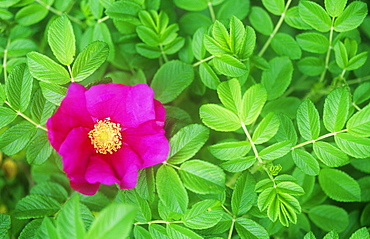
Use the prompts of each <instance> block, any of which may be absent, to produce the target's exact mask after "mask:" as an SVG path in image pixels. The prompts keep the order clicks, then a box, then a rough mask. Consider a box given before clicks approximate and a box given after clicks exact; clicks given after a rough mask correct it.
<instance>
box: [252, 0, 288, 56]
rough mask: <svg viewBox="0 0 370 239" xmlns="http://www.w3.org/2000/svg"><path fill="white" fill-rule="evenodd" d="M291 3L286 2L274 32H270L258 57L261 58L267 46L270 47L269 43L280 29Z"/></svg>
mask: <svg viewBox="0 0 370 239" xmlns="http://www.w3.org/2000/svg"><path fill="white" fill-rule="evenodd" d="M291 2H292V0H288V2H287V3H286V6H285V9H284V12H283V13H282V14H281V16H280V19H279V21H278V22H277V24H276V26H275V28H274V30H273V31H272V33H271V35H270V37H269V39H267V41H266V43H265V45H263V47H262V49H261V50H260V52H259V53H258V56H262V55H263V54H264V53H265V51H266V50H267V48H268V47H269V45H270V43H271V41H272V38H274V36H275V35H276V33H277V32H278V31H279V29H280V27H281V24H283V21H284V18H285V14H286V12H287V11H288V8H289V5H290V3H291Z"/></svg>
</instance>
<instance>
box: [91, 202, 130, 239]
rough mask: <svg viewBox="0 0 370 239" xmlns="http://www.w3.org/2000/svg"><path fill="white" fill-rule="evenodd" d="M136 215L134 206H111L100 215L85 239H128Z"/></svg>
mask: <svg viewBox="0 0 370 239" xmlns="http://www.w3.org/2000/svg"><path fill="white" fill-rule="evenodd" d="M135 215H136V209H135V207H134V206H131V205H127V204H111V205H109V206H108V207H106V208H104V209H103V210H102V211H101V212H100V213H99V215H98V216H97V218H96V219H95V221H94V222H93V223H92V225H91V226H90V229H89V231H88V233H87V234H86V237H85V238H89V239H104V238H116V239H124V238H127V237H128V236H129V235H130V230H131V227H132V223H133V221H134V218H135Z"/></svg>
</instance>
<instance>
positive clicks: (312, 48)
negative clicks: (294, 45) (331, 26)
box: [296, 32, 329, 54]
mask: <svg viewBox="0 0 370 239" xmlns="http://www.w3.org/2000/svg"><path fill="white" fill-rule="evenodd" d="M296 39H297V42H298V44H299V46H300V47H301V48H302V49H303V50H305V51H308V52H312V53H319V54H324V53H326V52H327V51H328V49H329V40H328V39H327V38H326V37H325V36H324V35H323V34H320V33H316V32H304V33H301V34H298V35H297V36H296Z"/></svg>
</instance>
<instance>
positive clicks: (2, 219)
mask: <svg viewBox="0 0 370 239" xmlns="http://www.w3.org/2000/svg"><path fill="white" fill-rule="evenodd" d="M10 224H11V221H10V216H9V215H6V214H0V238H6V235H7V233H8V230H9V229H10Z"/></svg>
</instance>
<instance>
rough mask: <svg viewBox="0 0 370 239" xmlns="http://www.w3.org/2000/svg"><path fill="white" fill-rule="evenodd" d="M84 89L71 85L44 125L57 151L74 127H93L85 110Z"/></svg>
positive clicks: (75, 84)
mask: <svg viewBox="0 0 370 239" xmlns="http://www.w3.org/2000/svg"><path fill="white" fill-rule="evenodd" d="M85 91H86V89H85V87H83V86H82V85H79V84H77V83H72V84H71V85H70V87H69V88H68V91H67V95H66V97H64V99H63V101H62V103H61V105H60V107H59V108H58V110H57V111H56V113H55V114H54V115H53V116H52V117H50V118H49V119H48V121H47V123H46V126H47V128H48V137H49V141H50V143H51V145H52V146H53V147H54V148H55V150H57V151H59V147H60V145H61V144H62V143H63V141H64V139H65V138H66V137H67V135H68V133H69V132H70V131H71V130H72V129H73V128H76V127H88V128H92V127H93V124H94V122H93V120H92V118H91V117H90V114H89V113H88V111H87V109H86V99H85V95H84V94H85Z"/></svg>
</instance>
